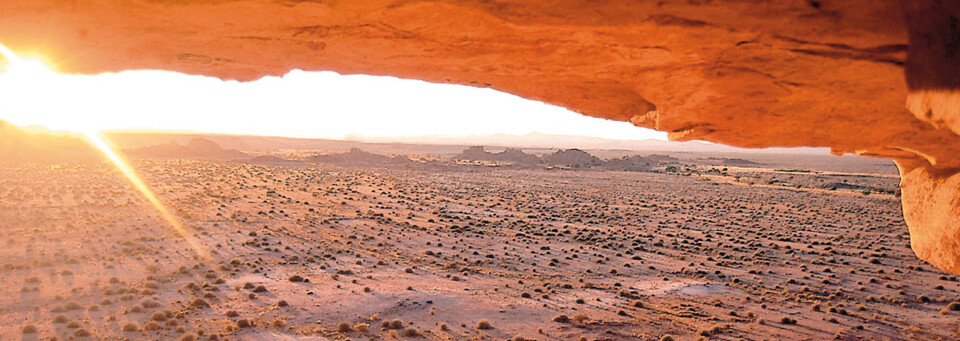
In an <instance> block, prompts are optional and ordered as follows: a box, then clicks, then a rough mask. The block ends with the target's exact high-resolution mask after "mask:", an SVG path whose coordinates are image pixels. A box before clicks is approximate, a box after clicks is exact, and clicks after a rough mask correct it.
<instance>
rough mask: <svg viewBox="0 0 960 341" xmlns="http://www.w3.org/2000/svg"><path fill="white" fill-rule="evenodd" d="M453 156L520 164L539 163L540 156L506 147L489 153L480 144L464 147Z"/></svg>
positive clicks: (463, 158) (464, 158) (461, 158)
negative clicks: (497, 151) (500, 150)
mask: <svg viewBox="0 0 960 341" xmlns="http://www.w3.org/2000/svg"><path fill="white" fill-rule="evenodd" d="M454 158H456V159H460V160H478V161H490V162H505V163H512V164H521V165H535V164H539V163H540V158H538V157H537V156H536V155H533V154H527V153H524V152H523V151H522V150H520V149H516V148H507V149H506V150H504V151H502V152H499V153H491V152H488V151H486V150H484V148H483V147H481V146H474V147H470V148H467V149H465V150H464V151H463V152H461V153H460V154H458V155H457V156H455V157H454Z"/></svg>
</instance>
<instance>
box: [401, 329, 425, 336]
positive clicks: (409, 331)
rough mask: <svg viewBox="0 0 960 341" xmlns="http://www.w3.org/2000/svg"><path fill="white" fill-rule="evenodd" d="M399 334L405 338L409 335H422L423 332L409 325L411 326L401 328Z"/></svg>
mask: <svg viewBox="0 0 960 341" xmlns="http://www.w3.org/2000/svg"><path fill="white" fill-rule="evenodd" d="M400 335H402V336H403V337H407V338H410V337H423V332H421V331H420V330H419V329H417V328H413V327H411V328H406V329H404V330H403V333H400Z"/></svg>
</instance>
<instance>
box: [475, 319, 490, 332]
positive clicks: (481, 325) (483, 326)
mask: <svg viewBox="0 0 960 341" xmlns="http://www.w3.org/2000/svg"><path fill="white" fill-rule="evenodd" d="M474 328H476V329H479V330H489V329H493V324H491V323H490V321H487V320H480V322H477V325H476V326H474Z"/></svg>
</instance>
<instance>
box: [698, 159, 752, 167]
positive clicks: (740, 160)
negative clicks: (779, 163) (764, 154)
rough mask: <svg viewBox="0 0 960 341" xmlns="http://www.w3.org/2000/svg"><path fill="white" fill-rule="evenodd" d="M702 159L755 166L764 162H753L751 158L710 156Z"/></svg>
mask: <svg viewBox="0 0 960 341" xmlns="http://www.w3.org/2000/svg"><path fill="white" fill-rule="evenodd" d="M701 160H706V161H707V162H708V163H710V164H714V165H722V166H736V167H753V166H761V165H763V164H762V163H759V162H753V161H750V160H744V159H740V158H724V157H708V158H706V159H701Z"/></svg>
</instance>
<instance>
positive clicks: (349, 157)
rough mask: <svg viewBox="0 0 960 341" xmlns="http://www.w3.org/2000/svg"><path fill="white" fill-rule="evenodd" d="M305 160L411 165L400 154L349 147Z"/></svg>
mask: <svg viewBox="0 0 960 341" xmlns="http://www.w3.org/2000/svg"><path fill="white" fill-rule="evenodd" d="M306 161H307V162H318V163H331V164H338V165H350V166H375V165H413V164H414V162H413V161H412V160H410V158H408V157H406V156H402V155H397V156H394V157H390V156H385V155H380V154H373V153H369V152H365V151H363V150H360V148H351V149H350V151H348V152H346V153H340V154H329V155H317V156H313V157H310V158H308V159H307V160H306Z"/></svg>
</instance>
